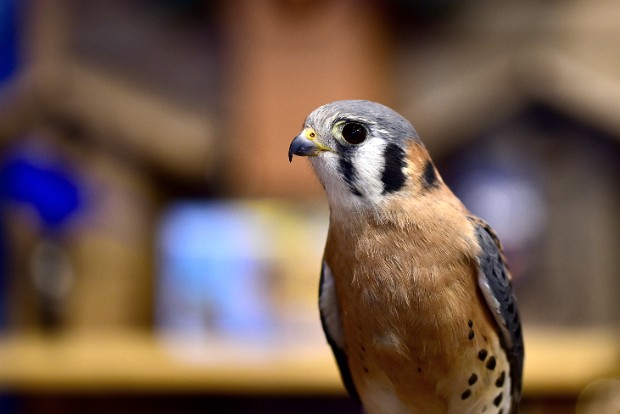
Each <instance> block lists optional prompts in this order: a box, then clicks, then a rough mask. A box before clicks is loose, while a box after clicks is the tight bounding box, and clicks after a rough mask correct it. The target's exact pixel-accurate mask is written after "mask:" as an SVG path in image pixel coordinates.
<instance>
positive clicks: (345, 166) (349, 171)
mask: <svg viewBox="0 0 620 414" xmlns="http://www.w3.org/2000/svg"><path fill="white" fill-rule="evenodd" d="M340 154H341V155H340V159H339V160H338V170H339V171H340V174H342V176H343V177H344V181H346V183H347V184H348V185H349V188H350V189H351V192H352V193H353V194H355V195H356V196H361V195H362V194H361V193H360V192H359V190H358V189H357V188H356V187H355V168H354V167H353V163H352V162H351V158H350V154H349V152H347V151H341V152H340Z"/></svg>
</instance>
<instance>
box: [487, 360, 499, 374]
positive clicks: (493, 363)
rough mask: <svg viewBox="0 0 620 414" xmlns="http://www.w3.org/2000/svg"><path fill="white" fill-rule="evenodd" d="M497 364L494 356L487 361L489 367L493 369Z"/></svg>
mask: <svg viewBox="0 0 620 414" xmlns="http://www.w3.org/2000/svg"><path fill="white" fill-rule="evenodd" d="M496 365H497V361H496V360H495V357H494V356H492V357H491V358H489V360H488V361H487V368H488V369H490V370H491V371H493V370H494V369H495V366H496Z"/></svg>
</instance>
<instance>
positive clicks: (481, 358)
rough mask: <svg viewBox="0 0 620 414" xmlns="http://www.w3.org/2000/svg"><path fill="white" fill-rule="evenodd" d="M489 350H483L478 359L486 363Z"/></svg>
mask: <svg viewBox="0 0 620 414" xmlns="http://www.w3.org/2000/svg"><path fill="white" fill-rule="evenodd" d="M487 354H488V352H487V350H486V349H481V350H480V352H478V359H479V360H480V361H484V360H485V359H487Z"/></svg>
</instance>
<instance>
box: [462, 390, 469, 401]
mask: <svg viewBox="0 0 620 414" xmlns="http://www.w3.org/2000/svg"><path fill="white" fill-rule="evenodd" d="M470 396H471V390H470V389H466V390H465V391H463V394H461V400H466V399H468V398H469V397H470Z"/></svg>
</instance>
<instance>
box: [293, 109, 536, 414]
mask: <svg viewBox="0 0 620 414" xmlns="http://www.w3.org/2000/svg"><path fill="white" fill-rule="evenodd" d="M295 155H296V156H302V157H308V159H309V161H310V164H311V165H312V167H313V170H314V172H315V174H316V176H317V177H318V180H319V182H320V183H321V185H322V187H323V189H324V191H325V193H326V195H327V201H328V204H329V211H330V213H329V227H328V232H327V240H326V244H325V250H324V256H323V262H322V266H321V276H320V284H319V300H318V302H319V303H318V305H319V306H318V307H319V311H320V319H321V324H322V327H323V330H324V332H325V336H326V339H327V342H328V343H329V345H330V346H331V348H332V351H333V354H334V357H335V360H336V362H337V365H338V368H339V371H340V376H341V379H342V382H343V384H344V386H345V388H346V390H347V391H348V393H349V394H350V396H351V397H352V398H353V399H355V400H356V401H357V402H358V403H359V404H360V405H361V406H362V409H363V410H364V412H365V413H367V414H419V413H423V414H436V413H437V414H439V413H442V414H443V413H448V414H468V413H472V414H473V413H485V414H514V413H516V412H517V409H518V404H519V401H520V399H521V394H522V377H523V360H524V344H523V333H522V329H521V321H520V317H519V311H518V307H517V302H516V299H515V295H514V292H513V289H512V277H511V274H510V272H509V269H508V266H507V264H506V259H505V256H504V253H503V250H502V246H501V243H500V241H499V239H498V237H497V236H496V234H495V232H494V231H493V229H492V228H491V226H490V225H489V224H487V223H486V222H485V221H483V220H482V219H480V218H478V217H476V216H475V215H473V214H472V213H470V212H469V211H468V210H467V208H466V207H465V206H464V205H463V203H462V202H461V201H460V200H459V199H458V198H457V197H456V196H455V194H454V193H453V192H452V191H451V190H450V188H449V187H448V186H447V185H446V183H445V182H444V181H443V178H442V177H441V175H440V174H439V172H438V171H437V168H436V166H435V164H434V163H433V161H432V160H431V158H430V155H429V153H428V151H427V149H426V148H425V146H424V144H423V143H422V141H421V140H420V138H419V136H418V134H417V132H416V131H415V129H414V128H413V126H412V124H411V123H410V122H409V121H408V120H406V119H405V118H404V117H403V116H401V115H400V114H399V113H397V112H396V111H394V110H392V109H391V108H389V107H387V106H385V105H382V104H380V103H376V102H371V101H367V100H342V101H335V102H331V103H328V104H326V105H323V106H321V107H319V108H317V109H315V110H314V111H312V112H311V113H310V114H309V115H308V117H307V118H306V120H305V122H304V124H303V127H302V131H301V133H299V134H298V135H297V136H296V137H295V138H294V139H293V140H292V142H291V144H290V146H289V150H288V157H289V161H292V159H293V156H295Z"/></svg>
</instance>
